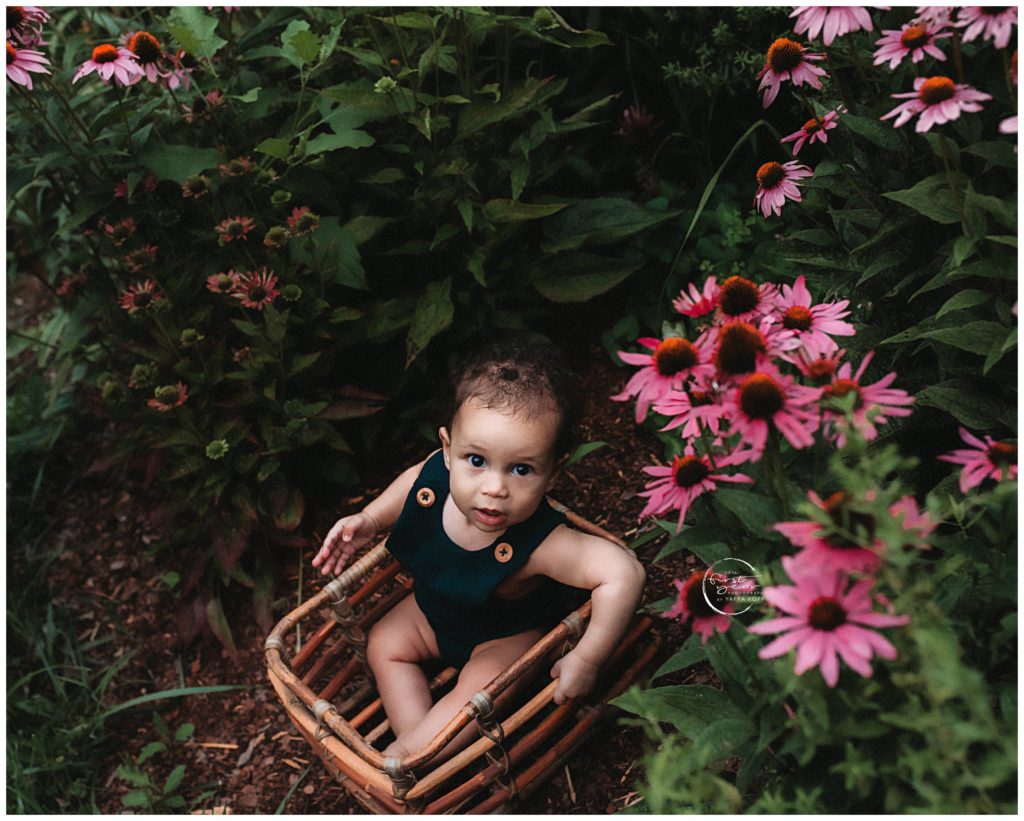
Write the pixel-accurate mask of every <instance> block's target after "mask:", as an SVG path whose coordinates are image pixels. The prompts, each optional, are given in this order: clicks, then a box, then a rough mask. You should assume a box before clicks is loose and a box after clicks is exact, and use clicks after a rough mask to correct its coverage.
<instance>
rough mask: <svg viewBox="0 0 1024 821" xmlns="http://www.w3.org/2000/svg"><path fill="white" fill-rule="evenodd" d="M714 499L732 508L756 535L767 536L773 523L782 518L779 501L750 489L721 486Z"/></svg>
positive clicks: (727, 507)
mask: <svg viewBox="0 0 1024 821" xmlns="http://www.w3.org/2000/svg"><path fill="white" fill-rule="evenodd" d="M713 498H714V500H715V502H717V503H718V504H721V505H722V507H724V508H726V509H727V510H731V511H732V512H733V513H734V514H736V517H737V518H738V519H739V520H740V521H741V522H743V526H744V527H745V528H747V530H749V531H750V533H751V534H752V535H753V536H755V537H761V538H763V537H765V536H767V535H768V533H769V529H770V528H771V526H772V525H774V524H775V523H776V522H778V521H780V520H781V519H782V511H781V510H780V509H779V505H778V502H776V501H775V499H772V498H771V497H769V496H762V495H760V494H759V493H754V492H753V491H750V490H739V489H736V488H719V489H718V490H716V491H715V494H714V497H713Z"/></svg>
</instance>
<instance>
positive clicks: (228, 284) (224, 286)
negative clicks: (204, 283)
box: [217, 274, 235, 291]
mask: <svg viewBox="0 0 1024 821" xmlns="http://www.w3.org/2000/svg"><path fill="white" fill-rule="evenodd" d="M234 285H235V283H234V281H233V280H232V279H231V277H229V276H228V275H227V274H221V275H220V276H219V277H217V287H218V288H219V289H220V290H222V291H230V290H231V289H232V288H233V287H234Z"/></svg>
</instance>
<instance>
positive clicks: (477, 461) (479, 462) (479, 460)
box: [466, 453, 485, 468]
mask: <svg viewBox="0 0 1024 821" xmlns="http://www.w3.org/2000/svg"><path fill="white" fill-rule="evenodd" d="M466 458H467V459H469V463H470V464H471V465H472V466H473V467H475V468H482V467H483V466H484V464H485V459H484V457H483V456H481V455H480V454H479V453H471V454H469V456H467V457H466Z"/></svg>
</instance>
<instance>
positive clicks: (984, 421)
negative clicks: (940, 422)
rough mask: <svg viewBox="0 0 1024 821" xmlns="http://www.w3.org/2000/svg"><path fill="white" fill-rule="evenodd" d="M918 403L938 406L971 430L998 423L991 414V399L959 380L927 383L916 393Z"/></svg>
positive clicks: (982, 428) (983, 428)
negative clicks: (936, 383)
mask: <svg viewBox="0 0 1024 821" xmlns="http://www.w3.org/2000/svg"><path fill="white" fill-rule="evenodd" d="M915 398H916V400H917V404H918V405H923V406H931V407H935V408H939V409H940V410H943V411H945V412H946V413H949V414H951V415H952V416H954V417H956V419H957V421H959V422H960V423H961V424H963V425H964V426H965V427H968V428H971V429H973V430H991V429H992V428H994V427H996V426H997V425H998V424H999V423H998V421H997V420H996V418H995V416H993V414H992V411H993V410H996V409H995V408H993V405H992V402H991V400H989V399H988V398H987V397H986V396H985V395H984V394H983V393H981V392H979V391H978V390H977V389H976V387H975V386H972V385H969V384H967V383H965V382H961V381H960V380H950V381H948V382H945V383H942V384H939V385H929V386H928V387H926V388H924V389H923V390H920V391H918V392H917V394H916V397H915Z"/></svg>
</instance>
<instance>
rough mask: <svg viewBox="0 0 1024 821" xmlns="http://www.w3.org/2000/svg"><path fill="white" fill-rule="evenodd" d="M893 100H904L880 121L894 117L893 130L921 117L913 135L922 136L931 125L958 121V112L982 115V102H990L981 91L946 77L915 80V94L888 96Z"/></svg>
mask: <svg viewBox="0 0 1024 821" xmlns="http://www.w3.org/2000/svg"><path fill="white" fill-rule="evenodd" d="M891 96H892V97H893V98H895V99H905V98H908V97H909V98H911V99H909V100H907V102H905V103H900V104H899V105H898V106H896V108H894V109H893V110H892V111H890V112H889V113H888V114H884V115H883V116H882V117H881V118H880V119H883V120H888V119H889V118H890V117H892V116H896V115H898V116H896V122H894V123H893V127H894V128H899V127H900V126H901V125H903V124H904V123H905V122H907V121H908V120H909V119H910V118H911V117H914V116H916V115H918V114H920V115H921V117H920V119H919V120H918V121H917V126H916V127H915V129H914V130H915V131H917V132H918V133H924V132H925V131H927V130H928V129H930V128H931V127H932V126H933V125H936V124H938V125H942V124H943V123H948V122H949V121H951V120H955V119H957V118H959V116H960V112H961V111H969V112H975V111H981V101H983V100H991V99H992V96H991V95H990V94H986V93H985V92H984V91H978V90H977V89H974V88H971V87H970V86H969V85H967V84H966V83H954V82H953V81H952V80H950V79H949V77H941V76H939V77H918V78H917V79H915V80H914V90H913V91H906V92H903V93H901V94H893V95H891Z"/></svg>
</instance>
